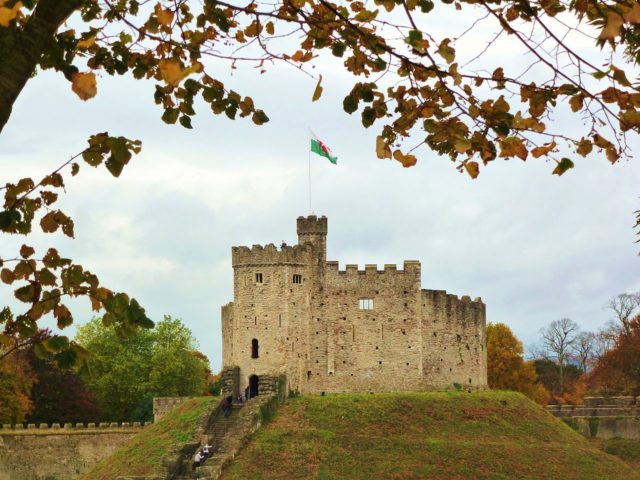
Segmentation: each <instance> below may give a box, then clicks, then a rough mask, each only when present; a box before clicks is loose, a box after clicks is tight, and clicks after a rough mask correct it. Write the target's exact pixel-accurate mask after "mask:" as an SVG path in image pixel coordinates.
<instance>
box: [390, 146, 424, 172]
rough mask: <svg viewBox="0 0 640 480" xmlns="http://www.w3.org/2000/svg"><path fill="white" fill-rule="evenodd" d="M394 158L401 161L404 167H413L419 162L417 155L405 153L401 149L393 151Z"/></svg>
mask: <svg viewBox="0 0 640 480" xmlns="http://www.w3.org/2000/svg"><path fill="white" fill-rule="evenodd" d="M393 158H395V159H396V160H397V161H399V162H400V163H401V164H402V166H403V167H404V168H409V167H413V166H414V165H415V164H416V163H417V162H418V160H417V159H416V157H415V156H413V155H410V154H407V155H405V154H403V153H402V152H401V151H400V150H396V151H395V152H393Z"/></svg>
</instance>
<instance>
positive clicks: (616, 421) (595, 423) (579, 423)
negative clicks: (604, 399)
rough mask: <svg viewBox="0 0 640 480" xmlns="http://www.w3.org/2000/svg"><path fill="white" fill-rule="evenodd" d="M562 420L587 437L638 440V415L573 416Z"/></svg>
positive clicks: (639, 429) (639, 430) (639, 426)
mask: <svg viewBox="0 0 640 480" xmlns="http://www.w3.org/2000/svg"><path fill="white" fill-rule="evenodd" d="M563 421H564V422H565V423H567V425H569V426H570V427H571V428H573V429H574V430H576V431H578V432H580V433H581V434H582V435H584V436H585V437H587V438H600V439H602V440H609V439H611V438H624V439H628V440H640V417H573V418H563Z"/></svg>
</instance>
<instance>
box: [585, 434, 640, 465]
mask: <svg viewBox="0 0 640 480" xmlns="http://www.w3.org/2000/svg"><path fill="white" fill-rule="evenodd" d="M592 442H594V443H595V444H596V445H597V446H598V447H599V448H600V449H602V450H604V451H605V452H607V453H610V454H611V455H615V456H616V457H620V458H621V459H623V460H624V461H625V462H627V463H629V464H630V465H631V466H633V467H635V468H636V469H640V440H627V439H624V438H612V439H610V440H592Z"/></svg>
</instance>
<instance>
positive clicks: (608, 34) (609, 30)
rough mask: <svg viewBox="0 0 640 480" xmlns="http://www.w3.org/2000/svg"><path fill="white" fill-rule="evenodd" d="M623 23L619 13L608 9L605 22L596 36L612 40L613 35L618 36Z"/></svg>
mask: <svg viewBox="0 0 640 480" xmlns="http://www.w3.org/2000/svg"><path fill="white" fill-rule="evenodd" d="M623 23H624V19H623V18H622V16H621V15H620V14H619V13H617V12H614V11H613V10H609V11H608V12H607V23H606V25H605V27H604V28H603V29H602V32H600V35H599V36H598V38H600V39H602V40H613V39H614V38H615V37H618V36H620V30H621V29H622V24H623Z"/></svg>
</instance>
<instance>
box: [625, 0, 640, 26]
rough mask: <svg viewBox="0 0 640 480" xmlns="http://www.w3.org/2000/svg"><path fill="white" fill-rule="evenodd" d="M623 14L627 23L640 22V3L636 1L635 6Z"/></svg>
mask: <svg viewBox="0 0 640 480" xmlns="http://www.w3.org/2000/svg"><path fill="white" fill-rule="evenodd" d="M622 16H623V18H624V21H625V22H627V23H636V24H637V23H640V3H638V2H635V3H634V4H633V8H631V9H630V10H627V11H626V12H624V13H623V14H622Z"/></svg>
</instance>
